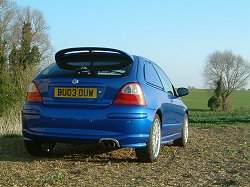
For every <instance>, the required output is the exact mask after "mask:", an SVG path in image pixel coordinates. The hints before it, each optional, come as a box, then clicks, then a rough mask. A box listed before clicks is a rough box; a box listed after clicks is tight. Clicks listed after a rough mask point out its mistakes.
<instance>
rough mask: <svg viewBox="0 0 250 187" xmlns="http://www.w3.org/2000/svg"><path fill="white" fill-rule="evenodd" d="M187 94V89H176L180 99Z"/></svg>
mask: <svg viewBox="0 0 250 187" xmlns="http://www.w3.org/2000/svg"><path fill="white" fill-rule="evenodd" d="M188 93H189V91H188V89H187V88H178V89H177V94H178V96H179V97H182V96H184V95H187V94H188Z"/></svg>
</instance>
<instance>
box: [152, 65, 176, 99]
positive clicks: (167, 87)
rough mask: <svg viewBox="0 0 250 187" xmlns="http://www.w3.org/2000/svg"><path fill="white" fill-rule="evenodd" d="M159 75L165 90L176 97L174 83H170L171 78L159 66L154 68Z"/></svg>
mask: <svg viewBox="0 0 250 187" xmlns="http://www.w3.org/2000/svg"><path fill="white" fill-rule="evenodd" d="M154 67H155V69H156V71H157V73H158V74H159V76H160V79H161V81H162V84H163V87H164V90H165V91H166V92H168V93H170V94H172V95H174V93H175V92H174V90H173V86H172V83H171V82H170V80H169V78H168V77H167V75H166V74H165V73H164V71H163V70H162V69H161V68H159V67H158V66H156V65H155V66H154Z"/></svg>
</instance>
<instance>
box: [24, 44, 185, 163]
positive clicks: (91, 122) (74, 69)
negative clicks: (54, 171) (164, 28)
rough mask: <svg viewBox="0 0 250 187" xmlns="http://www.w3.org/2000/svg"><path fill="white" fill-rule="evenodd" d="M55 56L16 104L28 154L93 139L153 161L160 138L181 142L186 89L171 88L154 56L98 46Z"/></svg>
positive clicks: (182, 142) (59, 52)
mask: <svg viewBox="0 0 250 187" xmlns="http://www.w3.org/2000/svg"><path fill="white" fill-rule="evenodd" d="M55 61H56V62H55V63H53V64H51V65H50V66H48V67H47V68H45V69H44V70H43V71H41V72H40V73H39V74H38V75H37V76H36V77H35V78H34V79H33V81H32V82H31V83H30V85H29V88H28V91H27V97H26V101H25V103H24V106H23V108H22V124H23V129H22V133H23V137H24V143H25V147H26V149H27V151H28V152H29V153H30V154H31V155H34V156H41V155H50V154H51V153H52V151H53V148H54V146H55V143H56V142H59V143H60V142H61V143H71V144H101V145H102V146H105V147H113V148H124V147H129V148H135V153H136V156H137V158H138V160H140V161H142V162H154V161H156V160H157V159H158V157H159V154H160V148H161V145H163V144H169V143H171V142H173V143H174V144H176V145H179V146H183V147H184V146H185V145H186V143H187V141H188V109H187V107H186V106H185V104H184V103H183V102H182V100H181V99H180V97H181V96H184V95H187V94H188V89H186V88H178V89H175V88H174V86H173V85H172V83H171V82H170V80H169V78H168V77H167V75H166V74H165V73H164V71H163V70H162V69H161V68H160V67H159V66H158V65H156V64H155V63H154V62H152V61H150V60H148V59H146V58H144V57H140V56H135V55H130V54H127V53H125V52H123V51H120V50H117V49H110V48H99V47H80V48H69V49H63V50H60V51H58V52H57V53H56V55H55Z"/></svg>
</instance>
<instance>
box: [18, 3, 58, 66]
mask: <svg viewBox="0 0 250 187" xmlns="http://www.w3.org/2000/svg"><path fill="white" fill-rule="evenodd" d="M18 20H19V22H20V23H21V27H19V29H20V30H19V33H21V32H22V26H23V25H24V24H26V23H30V24H31V29H32V31H31V34H32V41H31V46H32V47H34V46H37V47H38V48H39V52H40V53H41V61H44V60H48V59H49V60H50V57H51V54H52V51H53V49H52V46H51V43H50V40H49V35H48V30H49V27H48V25H47V24H46V22H45V20H44V18H43V14H42V13H41V12H40V11H38V10H36V9H31V8H30V7H27V8H24V9H23V10H21V11H19V13H18Z"/></svg>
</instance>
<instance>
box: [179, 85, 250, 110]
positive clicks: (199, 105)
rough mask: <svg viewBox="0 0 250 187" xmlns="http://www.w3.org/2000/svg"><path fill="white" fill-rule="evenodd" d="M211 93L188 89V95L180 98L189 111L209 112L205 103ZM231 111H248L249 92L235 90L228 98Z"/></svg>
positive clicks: (204, 90) (249, 103)
mask: <svg viewBox="0 0 250 187" xmlns="http://www.w3.org/2000/svg"><path fill="white" fill-rule="evenodd" d="M212 94H213V91H211V90H208V89H190V90H189V95H187V96H185V97H183V98H182V100H183V101H184V102H185V104H186V105H187V106H188V108H189V109H190V110H209V108H208V107H207V101H208V99H209V98H210V97H211V96H212ZM229 100H230V102H229V104H230V107H231V110H238V111H239V110H240V111H250V90H237V91H235V92H234V93H232V95H231V96H230V98H229Z"/></svg>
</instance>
